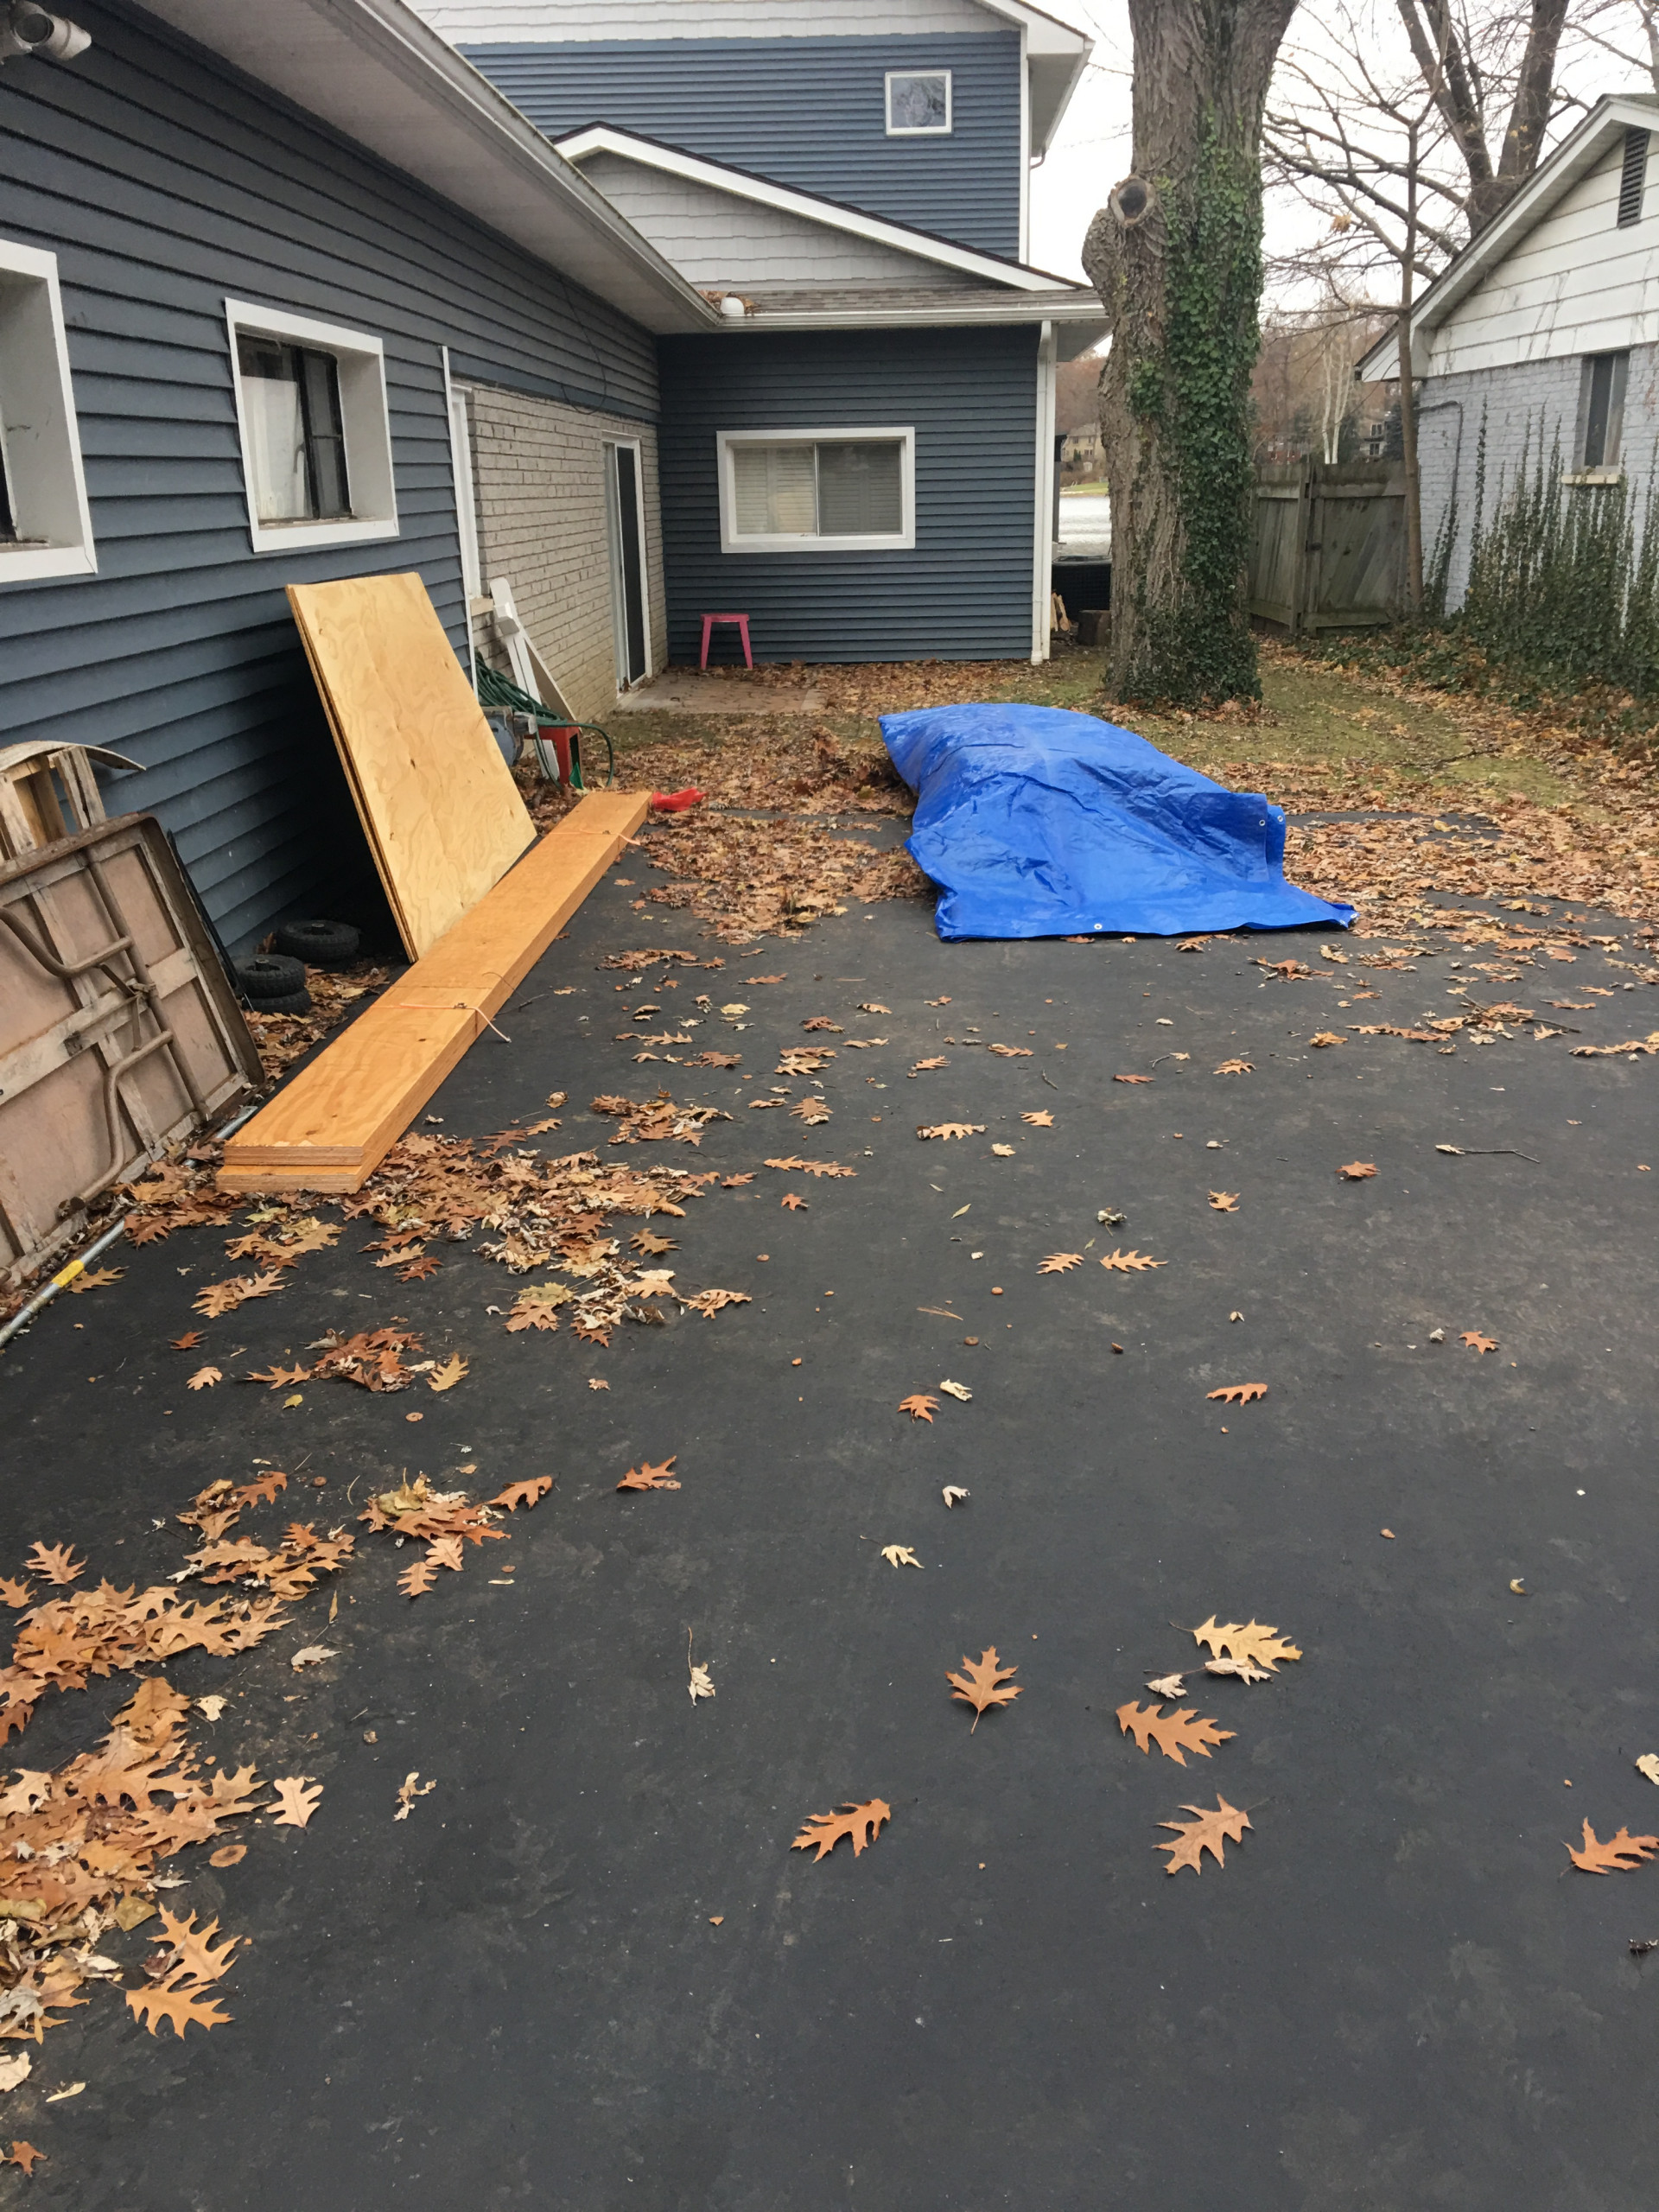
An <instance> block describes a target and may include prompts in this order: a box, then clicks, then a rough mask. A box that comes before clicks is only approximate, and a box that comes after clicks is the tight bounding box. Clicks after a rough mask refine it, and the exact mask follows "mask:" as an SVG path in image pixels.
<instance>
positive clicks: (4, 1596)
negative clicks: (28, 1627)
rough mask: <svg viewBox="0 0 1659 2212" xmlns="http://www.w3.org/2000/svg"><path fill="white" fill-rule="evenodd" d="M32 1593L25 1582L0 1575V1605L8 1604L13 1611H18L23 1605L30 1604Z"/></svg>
mask: <svg viewBox="0 0 1659 2212" xmlns="http://www.w3.org/2000/svg"><path fill="white" fill-rule="evenodd" d="M34 1594H35V1593H34V1592H33V1591H32V1590H30V1588H29V1585H28V1583H27V1582H14V1581H12V1580H10V1578H9V1577H7V1576H4V1575H0V1605H10V1608H11V1610H12V1611H13V1612H20V1611H22V1608H23V1607H24V1606H25V1605H30V1604H32V1603H33V1602H34Z"/></svg>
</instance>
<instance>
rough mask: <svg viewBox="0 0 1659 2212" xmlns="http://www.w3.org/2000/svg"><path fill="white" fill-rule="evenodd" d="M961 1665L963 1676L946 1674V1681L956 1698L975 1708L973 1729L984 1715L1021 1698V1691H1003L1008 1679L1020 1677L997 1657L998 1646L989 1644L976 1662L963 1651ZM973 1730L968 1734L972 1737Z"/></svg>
mask: <svg viewBox="0 0 1659 2212" xmlns="http://www.w3.org/2000/svg"><path fill="white" fill-rule="evenodd" d="M962 1666H963V1671H962V1673H961V1674H959V1675H946V1676H945V1678H944V1679H945V1681H947V1682H949V1683H950V1694H951V1695H952V1696H953V1697H956V1698H959V1699H960V1700H961V1701H962V1702H963V1705H971V1706H972V1707H973V1708H974V1728H977V1727H978V1726H979V1723H980V1717H981V1715H982V1713H988V1712H989V1711H990V1710H991V1708H992V1707H995V1706H1000V1705H1010V1704H1012V1703H1013V1701H1014V1699H1015V1698H1017V1697H1018V1696H1019V1695H1020V1692H1019V1690H1018V1689H1007V1688H1003V1685H1004V1684H1005V1683H1006V1682H1007V1681H1008V1679H1009V1677H1010V1676H1011V1675H1017V1674H1018V1673H1019V1671H1020V1669H1018V1668H1017V1667H1005V1666H1003V1665H1002V1663H1001V1661H1000V1660H999V1659H998V1657H997V1656H996V1646H995V1644H990V1645H988V1646H987V1648H986V1649H985V1650H983V1651H982V1653H981V1654H980V1656H979V1657H978V1658H977V1659H970V1658H969V1656H968V1654H967V1653H966V1652H965V1651H964V1652H963V1655H962ZM974 1728H970V1729H969V1731H968V1733H969V1735H970V1736H971V1735H972V1734H973V1732H974Z"/></svg>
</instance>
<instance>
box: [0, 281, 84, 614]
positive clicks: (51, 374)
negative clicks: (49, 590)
mask: <svg viewBox="0 0 1659 2212" xmlns="http://www.w3.org/2000/svg"><path fill="white" fill-rule="evenodd" d="M97 568H98V556H97V555H96V553H95V552H94V551H93V550H92V517H91V515H90V513H89V512H88V509H87V505H86V479H85V477H84V476H83V474H82V473H81V465H80V435H79V428H78V426H77V424H76V422H75V398H74V392H73V388H72V386H71V384H70V380H69V349H68V345H67V340H66V339H65V336H64V327H63V302H62V300H61V299H60V296H59V292H58V260H57V256H56V255H55V254H53V253H42V252H41V251H39V250H38V249H37V248H36V247H34V246H27V245H12V244H11V243H10V241H9V240H7V239H4V238H0V584H5V583H27V582H35V581H36V580H38V579H39V578H41V577H45V576H89V575H93V574H94V573H95V572H96V570H97Z"/></svg>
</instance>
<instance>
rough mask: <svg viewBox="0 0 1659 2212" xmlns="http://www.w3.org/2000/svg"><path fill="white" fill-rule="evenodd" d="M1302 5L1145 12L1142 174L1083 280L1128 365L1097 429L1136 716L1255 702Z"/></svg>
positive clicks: (1117, 610) (1138, 40)
mask: <svg viewBox="0 0 1659 2212" xmlns="http://www.w3.org/2000/svg"><path fill="white" fill-rule="evenodd" d="M1294 8H1295V0H1129V21H1130V24H1131V27H1132V29H1133V32H1134V36H1135V153H1134V160H1135V173H1134V175H1131V176H1128V177H1126V178H1125V179H1124V181H1122V183H1121V184H1119V185H1117V186H1116V187H1115V188H1114V189H1113V192H1112V194H1111V197H1110V200H1109V203H1108V205H1107V206H1106V207H1104V208H1103V209H1102V211H1101V212H1100V213H1099V214H1098V215H1096V218H1095V219H1094V221H1093V223H1092V224H1091V225H1090V230H1089V235H1088V238H1086V239H1085V241H1084V250H1083V261H1084V268H1085V269H1086V270H1087V271H1088V273H1089V278H1090V283H1092V284H1093V285H1094V286H1095V288H1096V290H1097V291H1098V292H1099V294H1100V296H1101V299H1102V301H1103V302H1104V305H1105V308H1106V314H1107V317H1108V319H1109V322H1110V325H1111V332H1112V346H1111V352H1110V353H1109V355H1108V357H1107V360H1106V365H1105V367H1104V368H1103V371H1102V372H1101V380H1100V402H1101V404H1100V427H1101V434H1102V438H1103V443H1104V446H1105V449H1106V477H1107V481H1108V482H1109V484H1110V486H1111V487H1112V488H1111V501H1112V652H1111V670H1110V676H1111V684H1112V689H1113V690H1114V692H1115V693H1116V696H1117V697H1118V698H1120V699H1141V700H1146V699H1160V700H1168V701H1172V702H1185V703H1188V704H1198V703H1201V702H1205V701H1206V700H1222V699H1233V698H1255V697H1257V696H1259V694H1260V689H1261V687H1260V684H1259V682H1258V680H1257V677H1256V666H1255V639H1254V638H1253V637H1252V635H1251V632H1250V627H1249V620H1248V619H1247V617H1246V614H1245V611H1244V576H1245V566H1246V563H1247V560H1248V557H1249V528H1250V495H1251V469H1250V371H1251V368H1252V367H1253V365H1254V364H1255V356H1256V351H1257V346H1258V340H1259V331H1258V327H1257V320H1256V318H1257V310H1258V308H1259V306H1260V302H1261V292H1262V166H1261V135H1262V105H1263V102H1264V101H1265V99H1266V98H1267V91H1268V79H1269V78H1270V77H1271V75H1272V73H1273V66H1274V60H1275V58H1276V56H1277V54H1278V52H1279V46H1280V41H1281V40H1282V38H1283V37H1284V35H1285V30H1286V28H1287V25H1288V23H1289V21H1290V18H1291V16H1292V14H1293V13H1294Z"/></svg>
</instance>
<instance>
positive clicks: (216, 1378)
mask: <svg viewBox="0 0 1659 2212" xmlns="http://www.w3.org/2000/svg"><path fill="white" fill-rule="evenodd" d="M224 1380H225V1373H224V1370H223V1369H222V1368H218V1367H199V1368H198V1369H197V1370H196V1371H195V1373H194V1375H193V1376H191V1377H190V1379H189V1381H188V1383H186V1384H185V1386H184V1387H185V1389H187V1390H211V1389H213V1385H214V1383H222V1382H223V1381H224ZM248 1380H249V1381H250V1382H257V1380H258V1377H257V1376H249V1377H248Z"/></svg>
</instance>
